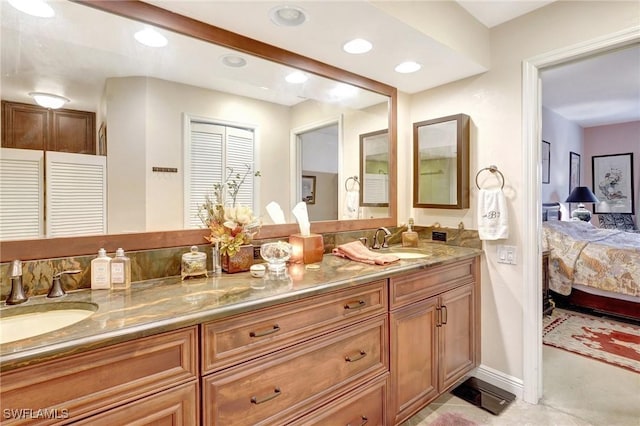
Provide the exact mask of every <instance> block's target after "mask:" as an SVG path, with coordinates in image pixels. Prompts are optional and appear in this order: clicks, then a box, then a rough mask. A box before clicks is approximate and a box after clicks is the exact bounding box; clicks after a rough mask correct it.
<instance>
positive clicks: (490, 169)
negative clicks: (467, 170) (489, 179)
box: [476, 165, 504, 189]
mask: <svg viewBox="0 0 640 426" xmlns="http://www.w3.org/2000/svg"><path fill="white" fill-rule="evenodd" d="M485 170H488V171H490V172H491V173H493V174H494V175H495V174H496V173H498V174H499V175H500V179H502V186H501V187H500V189H504V175H503V174H502V172H501V171H500V170H498V167H496V166H493V165H491V166H489V167H485V168H484V169H480V170H479V171H478V173H476V186H477V187H478V189H481V188H480V184H479V183H478V176H480V173H482V172H484V171H485Z"/></svg>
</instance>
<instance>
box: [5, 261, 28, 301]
mask: <svg viewBox="0 0 640 426" xmlns="http://www.w3.org/2000/svg"><path fill="white" fill-rule="evenodd" d="M27 300H29V298H28V297H27V295H26V294H24V287H23V286H22V262H21V261H19V260H14V261H13V262H11V293H9V296H8V297H7V301H6V304H7V305H19V304H20V303H24V302H26V301H27Z"/></svg>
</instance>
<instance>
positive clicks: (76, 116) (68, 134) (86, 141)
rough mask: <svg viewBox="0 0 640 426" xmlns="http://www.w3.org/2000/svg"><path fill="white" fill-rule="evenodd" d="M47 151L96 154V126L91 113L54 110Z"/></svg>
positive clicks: (93, 115)
mask: <svg viewBox="0 0 640 426" xmlns="http://www.w3.org/2000/svg"><path fill="white" fill-rule="evenodd" d="M51 116H52V119H51V121H52V126H51V127H52V132H51V140H50V141H49V146H48V148H47V150H48V151H60V152H73V153H76V154H95V153H96V134H95V132H96V124H95V121H96V119H95V114H94V113H92V112H84V111H72V110H54V111H52V112H51Z"/></svg>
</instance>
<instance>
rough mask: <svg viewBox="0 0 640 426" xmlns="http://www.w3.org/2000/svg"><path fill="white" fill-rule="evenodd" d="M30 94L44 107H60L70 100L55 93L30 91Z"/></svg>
mask: <svg viewBox="0 0 640 426" xmlns="http://www.w3.org/2000/svg"><path fill="white" fill-rule="evenodd" d="M29 96H31V97H32V98H33V99H34V100H35V101H36V103H37V104H38V105H40V106H41V107H43V108H51V109H58V108H61V107H62V106H63V105H64V104H66V103H67V102H69V99H67V98H65V97H64V96H59V95H54V94H52V93H44V92H30V93H29Z"/></svg>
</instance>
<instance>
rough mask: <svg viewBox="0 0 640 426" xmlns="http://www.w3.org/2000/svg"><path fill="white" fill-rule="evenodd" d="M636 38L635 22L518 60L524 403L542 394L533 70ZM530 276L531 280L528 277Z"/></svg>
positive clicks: (537, 120) (537, 89)
mask: <svg viewBox="0 0 640 426" xmlns="http://www.w3.org/2000/svg"><path fill="white" fill-rule="evenodd" d="M638 42H640V26H635V27H631V28H628V29H626V30H622V31H619V32H616V33H612V34H608V35H605V36H602V37H599V38H597V39H593V40H590V41H587V42H583V43H579V44H576V45H573V46H569V47H567V48H562V49H558V50H555V51H552V52H548V53H545V54H542V55H539V56H535V57H533V58H529V59H526V60H524V61H523V63H522V132H523V134H522V139H523V142H524V149H523V150H522V155H523V158H522V164H523V165H524V167H523V172H522V173H523V175H522V177H523V182H532V184H531V185H526V184H525V185H524V187H523V192H524V212H525V215H524V217H531V215H534V216H533V217H535V218H536V220H530V221H525V227H524V229H523V249H522V251H523V259H524V264H523V274H524V277H525V279H524V282H525V283H530V284H531V285H527V286H526V288H525V293H524V303H523V308H524V309H523V330H522V332H523V348H522V349H523V366H524V371H523V381H524V390H523V391H524V392H523V393H524V395H523V399H524V400H525V401H526V402H529V403H532V404H537V403H538V400H539V399H540V398H541V397H542V390H543V389H542V315H541V314H540V313H541V312H542V300H541V297H540V295H541V294H542V282H541V281H542V271H541V267H542V264H541V258H542V238H541V237H542V232H541V230H542V196H541V193H542V184H541V182H542V179H541V176H542V162H541V158H542V157H541V144H540V141H541V140H542V131H541V122H542V104H541V98H540V93H541V84H540V79H539V70H540V69H543V68H546V67H550V66H553V65H558V64H561V63H564V62H569V61H572V60H575V59H579V58H582V57H585V56H590V55H593V54H596V53H601V52H604V51H608V50H613V49H618V48H621V47H624V46H627V45H630V44H633V43H638ZM531 280H533V282H531Z"/></svg>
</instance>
